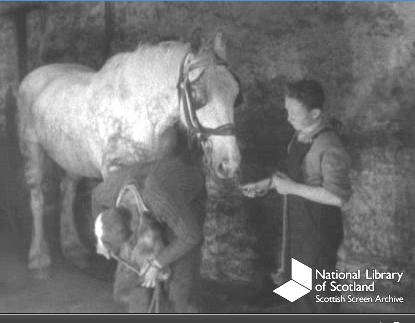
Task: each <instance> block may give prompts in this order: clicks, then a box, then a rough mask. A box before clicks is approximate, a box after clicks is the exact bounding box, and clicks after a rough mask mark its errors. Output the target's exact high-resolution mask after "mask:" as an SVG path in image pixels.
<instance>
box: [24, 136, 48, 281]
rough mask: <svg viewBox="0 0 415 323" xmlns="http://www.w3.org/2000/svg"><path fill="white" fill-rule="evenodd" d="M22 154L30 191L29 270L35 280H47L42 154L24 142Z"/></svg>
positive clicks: (39, 149)
mask: <svg viewBox="0 0 415 323" xmlns="http://www.w3.org/2000/svg"><path fill="white" fill-rule="evenodd" d="M23 144H24V145H23V147H24V148H23V149H22V153H23V155H24V157H25V178H26V182H27V184H28V186H29V190H30V207H31V211H32V218H33V224H32V238H31V243H30V249H29V264H28V267H29V269H32V270H34V271H35V275H36V277H37V278H41V279H42V278H47V273H48V269H49V267H50V265H51V257H50V253H49V248H48V245H47V243H46V240H45V236H44V227H43V216H44V194H43V191H42V181H43V176H44V158H45V155H44V152H43V149H42V147H40V145H39V144H38V143H35V142H28V141H27V142H24V143H23Z"/></svg>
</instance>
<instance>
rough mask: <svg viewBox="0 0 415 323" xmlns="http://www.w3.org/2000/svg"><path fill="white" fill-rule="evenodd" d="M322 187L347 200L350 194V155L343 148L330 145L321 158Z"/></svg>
mask: <svg viewBox="0 0 415 323" xmlns="http://www.w3.org/2000/svg"><path fill="white" fill-rule="evenodd" d="M321 169H322V176H323V187H324V188H325V189H326V190H328V191H329V192H331V193H333V194H335V195H336V196H338V197H340V198H341V199H342V200H343V201H344V202H347V201H348V200H349V198H350V196H351V194H352V191H351V185H350V179H349V171H350V157H349V155H348V154H347V153H346V151H345V150H344V149H341V148H340V147H331V148H328V149H327V150H326V151H324V153H323V155H322V160H321Z"/></svg>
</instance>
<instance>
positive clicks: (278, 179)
mask: <svg viewBox="0 0 415 323" xmlns="http://www.w3.org/2000/svg"><path fill="white" fill-rule="evenodd" d="M296 185H297V183H296V182H294V181H293V180H292V179H291V178H289V177H288V176H287V175H286V174H284V173H282V172H276V173H275V174H274V176H272V186H273V187H274V188H275V189H276V190H277V192H278V193H280V194H282V195H287V194H295V192H296Z"/></svg>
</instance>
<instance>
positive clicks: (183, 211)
mask: <svg viewBox="0 0 415 323" xmlns="http://www.w3.org/2000/svg"><path fill="white" fill-rule="evenodd" d="M182 175H183V174H182V172H180V170H178V169H169V168H168V167H159V168H158V169H156V170H155V171H154V172H153V173H152V174H150V175H149V176H148V177H147V179H146V181H145V188H144V200H145V203H146V205H147V206H148V207H149V208H150V210H151V211H152V212H153V213H154V216H155V217H156V218H157V219H158V220H159V221H160V222H164V223H166V224H167V225H168V226H169V228H170V229H171V230H172V231H173V233H174V236H175V238H174V240H173V241H172V242H170V243H169V244H168V245H167V246H166V247H165V248H164V249H162V250H161V251H160V253H159V254H158V255H157V256H156V260H157V261H158V262H159V263H160V265H161V266H163V267H164V266H166V265H169V264H170V263H172V262H174V261H176V260H177V259H179V258H181V257H182V256H184V255H185V254H186V253H188V252H189V251H190V250H191V249H193V248H194V247H196V246H197V245H198V244H200V243H201V242H202V237H203V235H202V228H201V225H200V224H199V221H198V219H197V215H196V214H194V212H193V211H192V210H191V208H190V206H189V203H188V201H186V198H185V195H184V193H183V187H181V185H180V183H181V182H182V181H181V180H180V178H179V177H180V176H182ZM195 190H197V187H195Z"/></svg>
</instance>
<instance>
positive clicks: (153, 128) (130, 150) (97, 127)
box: [17, 30, 241, 278]
mask: <svg viewBox="0 0 415 323" xmlns="http://www.w3.org/2000/svg"><path fill="white" fill-rule="evenodd" d="M226 62H227V59H226V42H225V40H224V38H223V36H222V34H221V33H217V34H216V35H215V37H214V41H213V46H207V45H206V44H205V42H203V41H202V39H201V35H200V31H198V30H196V31H195V32H194V33H193V35H192V39H191V42H189V43H185V42H181V41H166V42H161V43H159V44H155V45H150V44H140V45H139V46H138V47H137V48H136V49H135V50H134V51H131V52H124V53H119V54H116V55H115V56H113V57H112V58H110V59H109V60H108V61H107V62H106V63H105V64H104V65H103V67H102V68H101V69H100V70H98V71H95V70H93V69H91V68H89V67H86V66H83V65H77V64H50V65H45V66H42V67H39V68H37V69H35V70H34V71H32V72H31V73H29V74H28V75H27V76H26V77H25V78H24V79H23V81H22V82H21V84H20V86H19V90H18V96H17V101H18V113H17V117H18V134H19V147H20V150H21V152H22V155H23V156H24V159H25V178H26V182H27V184H28V186H29V190H30V206H31V212H32V218H33V226H32V238H31V245H30V248H29V255H28V268H29V269H31V270H33V271H34V272H35V273H37V275H36V276H38V277H39V278H42V277H44V276H45V274H46V275H47V272H48V269H49V268H50V266H51V264H52V261H51V257H50V252H49V248H48V246H47V243H46V240H45V237H44V228H43V214H44V194H43V192H42V181H43V178H44V175H45V171H44V169H43V165H44V161H45V157H46V156H48V157H49V158H51V159H52V160H53V161H54V162H56V164H58V165H59V166H60V167H61V168H62V169H63V170H64V172H65V176H64V177H63V179H62V181H61V184H60V189H61V194H62V209H61V213H60V230H61V235H60V237H61V249H62V253H63V255H64V257H65V258H69V259H70V260H71V261H72V262H73V263H74V264H75V265H76V266H78V267H81V268H85V267H86V266H87V257H88V251H87V249H86V248H85V246H83V244H82V243H81V241H80V238H79V235H78V233H77V231H76V227H75V222H74V217H73V200H74V196H75V193H76V185H77V183H78V182H79V181H80V179H81V178H82V177H89V178H98V179H105V178H106V176H107V175H108V174H109V173H110V172H111V171H114V170H117V169H119V168H120V167H122V166H123V165H131V164H133V163H137V162H147V161H152V160H158V159H160V158H163V156H166V155H168V154H169V153H170V151H171V150H172V148H173V147H174V146H175V141H176V139H175V136H174V130H173V129H174V127H175V126H176V125H177V124H180V125H182V126H184V127H185V128H186V129H187V131H188V135H189V137H194V138H197V140H198V142H199V143H200V144H201V146H202V148H203V152H204V159H205V162H206V164H207V165H208V168H209V169H211V170H212V172H213V173H214V174H216V175H217V176H218V177H220V178H225V179H229V178H234V177H235V175H236V173H237V171H238V169H239V165H240V161H241V157H240V151H239V147H238V145H237V141H236V137H235V132H234V104H235V102H236V101H237V98H238V95H240V89H239V83H238V80H237V78H236V77H235V76H234V74H232V72H231V71H230V70H229V69H228V66H227V63H226Z"/></svg>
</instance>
